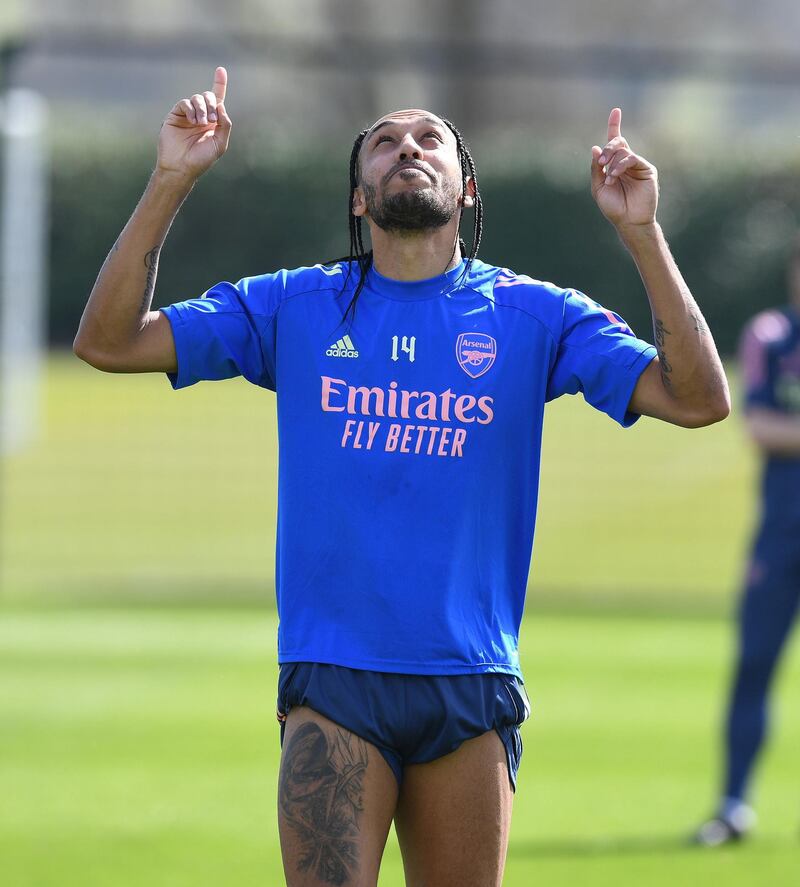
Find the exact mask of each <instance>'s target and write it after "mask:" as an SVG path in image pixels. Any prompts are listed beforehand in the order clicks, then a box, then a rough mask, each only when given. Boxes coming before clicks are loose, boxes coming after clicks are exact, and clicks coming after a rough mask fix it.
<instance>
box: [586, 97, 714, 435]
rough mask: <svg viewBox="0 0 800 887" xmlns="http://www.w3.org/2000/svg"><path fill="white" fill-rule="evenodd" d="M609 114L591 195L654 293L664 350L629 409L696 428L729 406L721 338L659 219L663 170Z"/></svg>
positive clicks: (596, 152)
mask: <svg viewBox="0 0 800 887" xmlns="http://www.w3.org/2000/svg"><path fill="white" fill-rule="evenodd" d="M621 122H622V112H621V111H620V109H619V108H614V109H613V110H612V111H611V114H610V116H609V118H608V141H607V143H606V145H605V147H603V148H600V147H598V146H597V145H595V146H594V147H593V148H592V195H593V196H594V198H595V200H596V201H597V204H598V206H599V207H600V210H601V211H602V213H603V215H605V216H606V218H607V219H608V220H609V221H610V222H611V223H612V224H613V225H614V226H615V227H616V229H617V232H618V233H619V236H620V238H621V239H622V242H623V243H624V244H625V246H626V247H627V249H628V251H629V252H630V254H631V256H632V257H633V260H634V261H635V262H636V266H637V268H638V269H639V274H640V275H641V278H642V281H643V283H644V286H645V289H646V291H647V295H648V298H649V300H650V308H651V310H652V314H653V334H654V337H655V346H656V349H657V351H658V357H657V358H655V359H654V360H653V362H652V363H651V364H650V366H648V368H647V369H646V370H645V371H644V372H643V373H642V375H641V376H640V378H639V382H638V384H637V385H636V388H635V389H634V392H633V396H632V398H631V402H630V406H629V409H630V411H631V412H634V413H639V414H640V415H645V416H654V417H655V418H657V419H663V420H664V421H666V422H671V423H673V424H675V425H682V426H684V427H687V428H696V427H700V426H703V425H711V424H712V423H714V422H719V421H720V420H722V419H724V418H725V417H726V416H727V415H728V414H729V413H730V394H729V392H728V383H727V380H726V378H725V372H724V370H723V368H722V362H721V360H720V358H719V354H718V353H717V349H716V346H715V344H714V339H713V338H712V336H711V333H710V332H709V329H708V327H707V325H706V323H705V320H704V319H703V315H702V313H701V311H700V308H699V307H698V305H697V302H695V300H694V298H693V296H692V294H691V292H690V291H689V287H688V286H687V285H686V282H685V281H684V279H683V277H682V276H681V273H680V271H679V270H678V266H677V265H676V264H675V260H674V259H673V258H672V255H671V254H670V251H669V246H668V245H667V241H666V239H665V238H664V234H663V232H662V231H661V227H660V226H659V224H658V222H657V221H656V208H657V206H658V174H657V171H656V168H655V167H654V166H653V165H652V164H650V163H648V161H647V160H645V159H644V158H643V157H641V156H639V155H637V154H635V153H634V152H633V151H632V150H631V148H630V146H629V145H628V143H627V141H626V140H625V139H624V138H623V136H622V133H621V131H620V124H621Z"/></svg>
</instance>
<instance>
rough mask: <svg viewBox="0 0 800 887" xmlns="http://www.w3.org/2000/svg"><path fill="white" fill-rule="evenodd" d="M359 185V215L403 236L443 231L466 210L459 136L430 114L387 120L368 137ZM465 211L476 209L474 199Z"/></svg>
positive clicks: (411, 112) (355, 204)
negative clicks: (462, 185)
mask: <svg viewBox="0 0 800 887" xmlns="http://www.w3.org/2000/svg"><path fill="white" fill-rule="evenodd" d="M358 181H359V186H358V188H357V189H356V192H355V195H354V198H353V213H354V214H355V215H357V216H364V217H366V218H367V219H369V220H371V221H372V222H373V223H374V224H375V225H377V226H378V227H379V228H382V229H383V230H385V231H392V232H397V233H407V234H415V233H422V232H424V231H431V230H435V229H438V228H442V227H444V226H445V225H446V224H447V223H448V222H450V220H451V219H452V218H453V217H454V216H455V215H456V213H457V211H458V210H459V208H460V206H461V204H462V191H461V181H462V179H461V161H460V158H459V153H458V146H457V144H456V139H455V136H454V135H453V133H452V132H451V131H450V129H449V127H448V126H447V125H446V124H445V123H444V122H443V121H442V120H441V119H440V118H438V117H436V116H435V115H434V114H431V113H429V112H428V111H422V110H409V111H395V112H393V113H392V114H387V115H386V116H385V117H382V118H381V119H380V120H378V121H377V122H376V123H375V124H373V126H372V127H371V128H370V130H369V131H368V132H367V135H366V136H365V137H364V141H363V142H362V145H361V151H360V154H359V177H358ZM470 184H471V183H470ZM463 205H464V206H471V205H472V197H471V196H470V195H469V194H467V196H466V198H465V199H464V201H463Z"/></svg>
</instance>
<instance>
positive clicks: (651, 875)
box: [0, 355, 800, 887]
mask: <svg viewBox="0 0 800 887" xmlns="http://www.w3.org/2000/svg"><path fill="white" fill-rule="evenodd" d="M44 420H45V421H44V427H43V432H42V434H41V435H40V437H39V439H38V440H37V441H36V442H35V443H34V444H32V445H31V446H30V447H28V448H27V449H26V450H24V451H23V452H20V453H18V454H15V455H13V456H11V457H9V458H7V459H6V460H5V461H4V463H3V464H2V466H0V468H1V469H2V478H0V479H1V480H2V487H1V488H0V489H1V490H2V507H3V512H2V534H0V546H1V547H0V588H2V601H3V604H4V606H3V607H2V608H0V883H2V885H3V887H6V885H8V887H51V885H52V887H56V885H58V887H71V885H80V887H95V885H97V887H100V885H102V887H109V885H110V887H128V885H131V887H132V885H145V884H146V885H149V887H161V885H164V887H182V885H186V887H189V885H191V887H203V885H212V884H213V885H218V884H223V883H224V884H226V885H230V887H239V885H241V887H244V885H248V887H249V885H256V884H259V885H269V887H272V885H277V884H280V883H282V880H281V876H280V864H279V853H278V846H277V829H276V822H275V819H276V817H275V783H276V777H277V760H278V733H277V727H276V725H275V722H274V717H273V704H274V695H275V680H276V666H275V631H276V625H275V617H274V614H273V609H272V600H273V585H272V572H273V569H274V522H275V515H274V507H275V505H274V502H275V479H276V464H277V462H276V448H277V445H276V435H275V423H274V398H273V396H272V395H271V394H268V393H264V392H261V391H259V390H257V389H255V388H252V387H250V386H247V385H246V384H244V383H241V382H236V381H234V382H225V383H219V384H216V385H206V386H197V387H196V388H194V389H191V390H188V391H185V392H181V393H179V394H174V393H172V392H171V391H170V390H169V386H168V385H167V383H166V381H165V380H164V379H163V378H159V377H136V376H132V377H124V376H116V377H114V376H105V375H102V374H100V373H96V372H94V371H92V370H90V369H88V368H86V367H84V366H82V365H81V364H79V363H78V362H77V361H76V360H74V359H73V358H71V357H67V356H64V355H62V356H55V357H54V358H53V359H52V360H51V361H50V363H49V366H48V373H47V386H46V398H45V404H44ZM754 467H755V466H754V462H753V458H752V454H751V452H750V450H749V449H748V447H747V445H746V444H745V441H744V435H743V433H742V428H741V426H740V422H739V420H738V418H737V417H736V416H735V415H734V416H733V417H732V418H731V419H730V420H728V421H727V422H725V423H723V424H722V425H720V426H715V427H713V428H710V429H704V430H700V431H694V432H686V431H682V430H680V429H674V428H670V427H668V426H666V425H663V424H661V423H657V422H652V421H642V422H640V423H639V425H638V426H637V427H635V428H634V429H632V430H628V431H623V430H621V429H618V428H617V427H616V426H614V425H613V424H612V423H611V422H610V421H609V420H608V419H606V418H605V417H603V416H601V415H599V414H596V413H595V412H594V411H593V410H591V409H589V408H587V407H586V406H585V404H584V403H583V402H582V400H581V399H580V398H564V399H562V400H561V401H559V402H557V403H556V404H553V405H551V407H549V408H548V418H547V426H546V432H545V443H544V452H543V471H542V484H541V497H540V508H539V524H538V529H537V541H536V546H535V554H534V565H535V566H534V570H533V574H532V580H533V582H532V586H531V589H530V591H529V604H528V616H527V617H526V619H525V622H524V624H523V631H522V639H521V641H522V660H523V667H524V669H525V672H526V677H527V683H528V687H529V691H530V695H531V697H532V699H533V702H534V717H533V719H532V720H531V721H530V722H529V724H528V725H527V726H526V728H525V731H524V738H525V745H526V753H525V758H524V761H523V766H522V771H521V776H520V788H519V793H518V795H517V799H516V809H515V817H514V828H513V834H512V841H511V846H510V851H509V859H508V868H507V878H506V882H505V883H506V884H507V885H525V887H527V885H529V884H541V885H546V887H559V885H567V884H569V885H572V884H575V883H579V884H587V885H606V884H608V885H614V887H627V885H637V887H638V885H647V887H661V885H663V887H674V885H675V884H681V885H684V884H686V885H695V884H698V885H703V887H705V885H707V884H708V883H714V882H715V881H716V882H719V883H724V884H725V885H726V887H744V885H750V884H755V883H758V884H762V883H769V884H774V885H778V887H782V885H784V884H787V885H788V884H789V883H793V880H792V878H793V876H794V875H796V873H797V870H798V857H799V856H800V843H799V842H798V838H799V837H800V803H798V795H797V786H798V785H799V784H800V758H798V755H797V747H798V745H800V711H798V710H797V708H796V707H794V708H792V707H791V704H790V702H791V698H792V693H791V690H792V687H794V689H795V690H796V687H797V684H798V682H800V663H798V657H797V654H796V650H795V651H794V654H793V655H790V657H789V662H788V663H787V666H786V668H785V669H784V672H783V674H782V678H781V683H780V687H779V693H778V696H779V699H782V700H783V704H782V705H781V706H780V708H781V717H780V719H779V724H778V729H777V731H776V734H775V737H774V741H773V743H772V745H771V746H770V749H769V752H768V754H767V756H766V759H765V761H764V764H763V767H762V768H761V771H760V773H759V787H760V791H759V795H758V801H759V809H760V812H761V816H762V824H761V828H760V831H759V835H758V838H757V839H756V840H755V841H753V842H752V844H750V845H749V846H746V847H743V848H740V849H737V850H724V851H722V852H714V853H705V852H698V851H695V850H691V849H687V848H686V847H685V846H684V845H683V844H682V843H681V840H682V838H683V837H684V835H685V834H686V832H687V831H688V830H689V829H690V828H691V827H692V826H693V825H695V824H696V823H697V822H698V820H699V819H700V817H702V816H703V815H704V814H705V813H707V812H708V811H709V809H710V806H711V803H712V799H713V794H714V788H715V782H716V778H717V770H718V759H717V752H718V749H717V722H718V719H719V715H720V709H721V706H722V697H723V692H724V688H725V683H726V680H727V669H728V661H729V658H730V645H731V626H730V624H729V623H728V621H727V620H726V619H725V618H724V615H725V613H726V612H727V611H728V610H729V608H730V603H731V600H732V597H733V594H734V592H735V589H736V585H737V583H738V575H739V571H740V567H741V562H742V559H743V556H744V555H743V546H744V543H745V540H746V534H747V531H748V528H749V523H750V521H751V516H750V515H751V513H752V505H753V489H752V486H753V479H754ZM795 695H796V694H795ZM400 873H401V865H400V858H399V853H398V849H397V846H396V843H395V842H394V839H393V838H392V839H391V840H390V843H389V846H388V849H387V854H386V859H385V864H384V869H383V874H382V880H381V884H382V885H384V887H389V885H399V884H401V883H402V879H401V874H400Z"/></svg>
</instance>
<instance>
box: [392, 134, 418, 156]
mask: <svg viewBox="0 0 800 887" xmlns="http://www.w3.org/2000/svg"><path fill="white" fill-rule="evenodd" d="M397 151H398V156H399V158H400V160H422V148H420V146H419V145H418V144H417V143H416V142H415V141H414V136H412V135H411V133H410V132H407V133H406V134H405V135H404V136H403V138H402V139H401V141H400V143H399V144H398V146H397Z"/></svg>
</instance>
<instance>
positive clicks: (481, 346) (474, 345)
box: [456, 333, 497, 379]
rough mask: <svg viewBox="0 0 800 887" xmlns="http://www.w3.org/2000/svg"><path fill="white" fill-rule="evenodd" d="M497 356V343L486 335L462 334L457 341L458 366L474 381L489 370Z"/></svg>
mask: <svg viewBox="0 0 800 887" xmlns="http://www.w3.org/2000/svg"><path fill="white" fill-rule="evenodd" d="M496 356H497V342H495V340H494V339H493V338H492V337H491V336H487V335H486V333H461V335H459V337H458V339H456V358H457V359H458V365H459V366H460V367H461V369H462V370H464V372H465V373H466V374H467V375H468V376H472V378H473V379H477V378H478V376H482V375H483V374H484V373H485V372H486V371H487V370H489V369H490V368H491V366H492V364H493V363H494V359H495V357H496Z"/></svg>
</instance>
